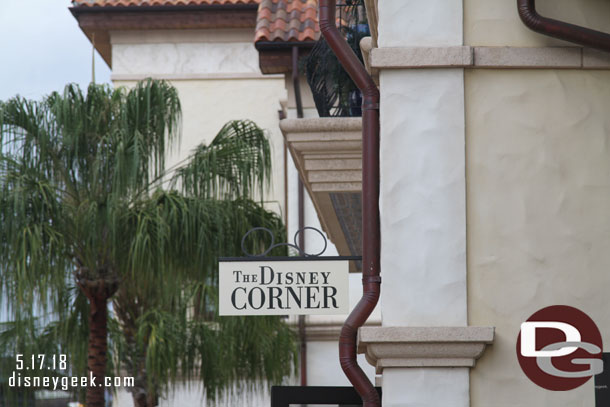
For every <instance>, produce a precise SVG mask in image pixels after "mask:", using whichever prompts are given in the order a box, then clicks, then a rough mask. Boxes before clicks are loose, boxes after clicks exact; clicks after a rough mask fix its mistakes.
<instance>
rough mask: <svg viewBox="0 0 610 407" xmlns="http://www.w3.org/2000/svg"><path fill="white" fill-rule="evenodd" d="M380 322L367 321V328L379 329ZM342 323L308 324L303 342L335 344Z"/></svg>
mask: <svg viewBox="0 0 610 407" xmlns="http://www.w3.org/2000/svg"><path fill="white" fill-rule="evenodd" d="M380 325H381V321H368V322H367V324H366V326H367V327H372V328H374V327H380ZM341 328H343V323H336V324H324V323H322V324H316V323H312V322H308V323H307V325H305V340H306V341H307V342H329V341H330V342H337V341H338V340H339V334H340V333H341Z"/></svg>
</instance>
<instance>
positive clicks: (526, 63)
mask: <svg viewBox="0 0 610 407" xmlns="http://www.w3.org/2000/svg"><path fill="white" fill-rule="evenodd" d="M367 65H368V66H370V67H371V69H372V70H373V72H375V71H377V70H379V69H419V68H471V69H473V68H474V69H477V68H492V69H610V54H608V53H604V52H601V51H597V50H593V49H589V48H581V47H477V46H475V47H472V46H459V47H400V48H373V49H371V50H370V52H369V61H368V64H367Z"/></svg>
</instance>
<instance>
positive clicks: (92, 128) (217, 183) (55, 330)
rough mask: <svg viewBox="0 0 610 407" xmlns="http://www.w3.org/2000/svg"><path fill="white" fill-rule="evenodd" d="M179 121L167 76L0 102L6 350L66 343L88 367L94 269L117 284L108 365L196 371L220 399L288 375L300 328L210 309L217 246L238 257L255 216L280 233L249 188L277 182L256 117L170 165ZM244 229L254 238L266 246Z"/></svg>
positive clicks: (164, 377)
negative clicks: (36, 99)
mask: <svg viewBox="0 0 610 407" xmlns="http://www.w3.org/2000/svg"><path fill="white" fill-rule="evenodd" d="M179 123H180V102H179V99H178V95H177V92H176V90H175V89H174V88H173V87H171V86H170V85H169V84H167V83H165V82H162V81H153V80H148V81H145V82H141V83H139V84H138V85H137V86H136V87H135V88H133V89H131V90H126V89H122V88H121V89H114V90H113V89H111V88H109V87H107V86H99V85H91V86H89V88H88V91H87V93H86V94H83V93H82V92H81V90H80V89H79V88H78V87H77V86H72V85H69V86H67V87H66V89H65V91H64V92H63V94H59V93H53V94H51V95H50V96H48V97H47V98H45V99H44V100H43V101H41V102H31V101H28V100H24V99H22V98H14V99H11V100H9V101H7V102H6V103H0V141H1V146H2V149H1V151H0V224H1V225H2V227H1V228H0V275H1V279H0V305H2V306H6V308H7V311H8V312H9V315H10V322H8V323H5V324H3V325H1V326H0V356H2V355H4V356H12V355H14V354H15V353H26V354H34V353H47V354H57V353H65V354H68V355H69V361H70V367H71V369H72V372H71V374H73V375H84V372H86V363H87V335H88V313H89V311H88V309H89V303H88V301H87V298H86V297H85V295H83V292H82V290H81V289H79V287H80V288H82V287H86V286H87V285H88V284H89V285H90V284H94V283H97V282H100V281H102V282H104V283H105V284H106V285H107V286H116V287H117V291H116V294H115V295H114V296H113V297H112V311H113V312H111V316H110V320H109V322H108V328H109V336H110V342H109V344H110V349H109V351H110V357H109V362H110V363H109V364H108V374H109V375H113V374H117V375H120V372H121V371H122V370H121V369H126V370H127V372H128V375H133V376H136V385H138V386H140V387H142V388H145V389H146V391H147V392H150V393H151V394H153V395H155V396H156V395H158V391H162V390H164V389H166V387H165V386H166V384H167V383H169V382H174V381H176V380H178V379H181V378H193V377H201V378H202V379H203V383H204V385H205V388H206V393H207V396H208V397H209V398H212V399H213V398H214V397H215V396H216V395H217V394H218V393H222V392H223V391H225V390H227V389H236V388H239V386H240V385H245V386H248V385H252V384H253V383H257V382H260V381H272V382H279V381H281V379H282V378H283V377H284V376H286V375H287V374H289V373H290V369H291V367H292V365H293V364H294V361H295V355H296V353H295V347H294V337H293V333H292V331H291V330H290V329H289V328H288V327H287V326H286V325H285V324H284V323H283V322H282V321H281V320H280V319H279V318H276V317H265V318H220V317H218V316H217V312H216V311H217V298H216V291H217V282H218V275H217V274H218V271H217V256H218V255H223V256H235V255H239V252H240V243H241V236H243V234H245V232H246V231H247V230H249V229H250V228H252V227H255V226H265V227H267V228H269V229H271V230H273V231H274V232H275V234H276V236H278V237H279V238H283V233H284V232H283V231H284V228H283V225H282V222H281V219H280V218H279V217H278V216H277V215H276V214H274V213H272V212H269V211H266V210H265V209H264V208H263V207H262V205H261V204H259V203H257V202H255V201H253V200H252V198H253V197H254V198H261V197H262V196H263V193H264V189H265V187H266V186H267V185H268V183H269V180H270V175H271V166H270V165H271V163H270V149H269V144H268V141H267V139H266V138H265V135H264V132H263V131H262V130H261V129H260V128H258V127H257V126H256V125H255V124H254V123H252V122H248V121H236V122H231V123H228V124H227V125H225V126H224V127H223V128H222V129H221V131H220V132H219V133H218V135H217V136H216V138H215V139H214V140H213V141H212V142H211V143H210V144H209V145H207V146H206V145H201V146H199V147H198V148H197V149H196V150H195V151H194V152H193V153H192V155H191V156H190V157H189V158H188V159H187V160H186V161H185V163H184V164H183V165H182V166H180V167H178V168H176V169H175V170H174V171H166V169H165V162H164V160H165V156H166V155H167V152H168V150H169V149H170V147H171V146H172V145H173V144H174V143H175V142H176V141H177V140H178V135H179ZM251 240H252V241H250V242H249V243H248V244H249V245H250V246H251V247H250V248H251V250H252V251H255V250H256V249H257V248H260V247H261V246H262V245H264V244H265V242H263V241H261V240H256V239H251ZM278 254H283V253H278ZM236 383H237V387H236V386H235V384H236Z"/></svg>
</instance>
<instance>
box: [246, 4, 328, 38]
mask: <svg viewBox="0 0 610 407" xmlns="http://www.w3.org/2000/svg"><path fill="white" fill-rule="evenodd" d="M319 37H320V27H319V26H318V0H261V2H260V5H259V6H258V16H257V22H256V32H255V35H254V42H259V41H265V42H267V41H269V42H274V41H275V42H308V41H316V40H317V39H318V38H319Z"/></svg>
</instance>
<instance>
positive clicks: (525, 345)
mask: <svg viewBox="0 0 610 407" xmlns="http://www.w3.org/2000/svg"><path fill="white" fill-rule="evenodd" d="M536 329H557V330H559V331H562V332H563V333H564V334H565V336H566V338H565V340H564V341H563V342H580V339H581V337H580V332H578V329H576V328H574V327H573V326H572V325H570V324H566V323H565V322H549V321H545V322H542V321H540V322H524V323H522V324H521V355H523V356H525V357H537V356H543V357H559V356H566V355H569V354H570V353H572V352H574V351H576V349H577V347H576V346H566V347H563V348H561V349H558V350H538V351H537V350H536Z"/></svg>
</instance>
